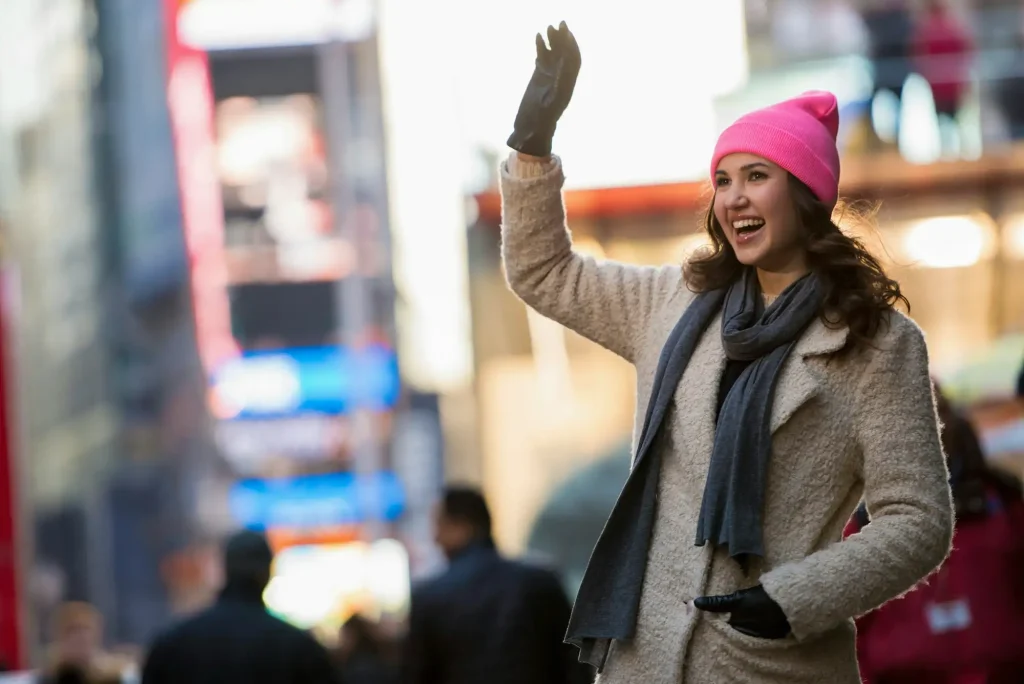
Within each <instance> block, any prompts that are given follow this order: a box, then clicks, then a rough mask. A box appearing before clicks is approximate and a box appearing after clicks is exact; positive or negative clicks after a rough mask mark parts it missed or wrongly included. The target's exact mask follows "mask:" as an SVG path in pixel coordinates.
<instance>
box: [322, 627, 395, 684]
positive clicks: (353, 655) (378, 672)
mask: <svg viewBox="0 0 1024 684" xmlns="http://www.w3.org/2000/svg"><path fill="white" fill-rule="evenodd" d="M387 651H388V650H387V646H386V644H385V643H384V640H383V639H382V638H381V635H380V633H379V632H378V630H377V629H376V626H375V625H374V624H373V623H371V622H370V621H369V620H367V619H366V618H364V617H361V616H359V615H353V616H352V617H350V618H349V619H348V620H346V621H345V624H344V625H342V626H341V630H340V634H339V639H338V647H337V649H336V651H335V653H336V661H337V667H338V672H339V674H340V677H339V680H340V684H397V682H398V671H397V668H396V667H395V666H394V663H392V662H391V661H390V659H389V658H388V655H389V654H388V652H387Z"/></svg>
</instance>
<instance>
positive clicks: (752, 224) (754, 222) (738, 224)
mask: <svg viewBox="0 0 1024 684" xmlns="http://www.w3.org/2000/svg"><path fill="white" fill-rule="evenodd" d="M763 225H764V220H763V219H743V220H742V221H733V222H732V227H733V228H735V229H736V230H741V229H743V228H760V227H761V226H763Z"/></svg>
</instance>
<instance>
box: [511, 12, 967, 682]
mask: <svg viewBox="0 0 1024 684" xmlns="http://www.w3.org/2000/svg"><path fill="white" fill-rule="evenodd" d="M548 38H549V42H550V48H549V47H548V46H547V45H545V43H544V41H543V39H542V38H541V36H539V35H538V36H537V50H538V55H537V64H536V70H535V72H534V75H533V77H532V79H531V81H530V84H529V86H528V87H527V90H526V94H525V95H524V97H523V101H522V104H521V105H520V109H519V113H518V115H517V116H516V122H515V131H514V133H513V134H512V136H511V137H510V138H509V145H510V147H512V148H513V149H514V150H515V151H514V152H513V153H512V155H511V156H510V158H509V160H508V162H507V164H504V165H503V168H502V170H501V184H502V188H501V189H502V198H503V215H504V220H503V225H502V240H503V256H504V262H505V268H506V271H507V276H508V281H509V284H510V285H511V287H512V289H513V290H514V291H515V292H516V294H517V295H518V296H519V297H520V298H521V299H522V300H523V301H524V302H526V304H528V305H529V306H531V307H533V308H534V309H536V310H537V311H538V312H539V313H541V314H543V315H544V316H547V317H549V318H551V319H554V320H556V321H559V322H560V323H562V324H563V325H565V326H566V327H568V328H571V329H572V330H575V331H576V332H578V333H579V334H581V335H583V336H585V337H588V338H589V339H591V340H593V341H595V342H597V343H598V344H600V345H602V346H604V347H606V348H608V349H610V350H611V351H613V352H615V353H616V354H618V355H619V356H621V357H623V358H624V359H626V360H627V361H630V362H631V363H633V364H634V365H635V366H636V372H637V398H638V402H637V404H638V405H637V413H636V431H635V444H634V447H635V452H634V461H633V468H632V471H631V473H630V476H629V478H628V480H627V481H626V484H625V485H624V487H623V491H622V494H621V495H620V497H619V500H618V501H617V503H616V505H615V508H614V510H613V512H612V514H611V516H610V518H609V520H608V522H607V524H606V525H605V529H604V531H603V533H602V535H601V537H600V539H599V541H598V543H597V545H596V547H595V549H594V553H593V556H592V557H591V561H590V564H589V566H588V568H587V573H586V575H585V577H584V580H583V583H582V585H581V587H580V591H579V594H578V596H577V599H576V605H575V607H574V610H573V617H572V620H571V622H570V625H569V632H568V636H567V639H568V640H569V641H571V642H572V643H574V644H576V645H577V646H579V647H580V649H581V658H582V659H583V660H585V661H587V662H590V663H592V664H593V665H595V666H596V667H598V668H599V669H600V670H601V671H602V673H603V674H602V678H601V682H602V683H603V684H625V683H630V684H654V683H655V682H657V683H659V684H660V683H661V682H666V683H668V682H679V681H683V682H687V683H688V684H691V683H692V684H714V683H715V682H723V683H724V682H730V683H734V684H735V683H743V682H751V683H754V682H757V683H761V682H768V683H774V682H778V683H779V684H783V683H784V684H800V683H807V684H812V683H813V684H820V683H822V682H829V683H830V684H846V683H849V684H856V683H857V682H859V678H858V672H857V659H856V650H855V647H854V626H853V620H852V618H853V617H855V616H857V615H860V614H862V613H865V612H867V611H869V610H871V609H872V608H874V607H876V606H878V605H880V604H882V603H884V602H885V601H887V600H889V599H891V598H893V597H895V596H897V595H899V594H901V593H903V592H905V591H907V590H908V589H910V588H911V587H912V586H914V585H915V584H916V583H917V582H918V581H919V580H920V579H921V578H922V577H924V576H925V575H927V574H928V573H929V572H931V571H932V570H933V569H934V568H935V567H936V566H938V565H939V563H941V562H942V560H943V559H944V558H945V556H946V554H947V552H948V551H949V546H950V537H951V534H952V510H951V503H950V492H949V486H948V484H947V474H946V467H945V463H944V459H943V454H942V447H941V445H940V442H939V431H938V423H937V420H936V414H935V404H934V400H933V395H932V388H931V384H930V382H929V377H928V357H927V351H926V348H925V343H924V339H923V336H922V334H921V331H920V330H919V329H918V328H917V326H916V325H914V323H913V322H911V321H910V320H909V319H908V318H906V317H905V316H903V315H901V314H900V313H898V312H897V311H896V310H895V309H894V308H893V305H894V304H895V302H897V301H899V300H901V299H902V294H901V293H900V289H899V285H898V284H897V283H896V282H895V281H893V280H891V279H889V278H888V277H887V276H886V275H885V273H884V271H883V270H882V267H881V266H880V265H879V263H878V262H877V261H876V260H875V259H874V258H873V257H872V256H871V255H870V254H869V253H868V252H867V251H865V249H864V248H863V247H862V246H861V245H860V244H859V243H858V242H857V241H856V240H854V239H853V238H851V237H849V236H846V235H844V234H843V233H842V232H841V231H840V229H839V228H838V227H837V226H836V224H835V223H834V222H833V221H832V212H833V208H834V207H835V205H836V201H837V194H838V179H839V154H838V151H837V149H836V141H835V139H836V132H837V129H838V113H837V107H836V101H835V97H834V96H832V95H831V94H829V93H823V92H813V93H807V94H805V95H803V96H801V97H799V98H796V99H795V100H790V101H787V102H783V103H780V104H778V105H775V106H773V107H769V108H767V109H764V110H760V111H756V112H753V113H751V114H748V115H747V116H745V117H743V118H741V119H740V120H739V121H737V122H736V123H735V124H734V125H732V126H731V127H729V128H728V129H727V130H726V131H725V132H724V133H723V134H722V136H721V138H720V139H719V141H718V144H717V146H716V149H715V153H714V156H713V159H712V161H711V169H710V171H711V178H712V181H713V183H714V187H715V195H714V199H713V201H712V203H711V206H710V207H709V208H708V212H707V218H706V220H705V226H704V227H705V230H706V231H707V234H708V237H709V238H710V240H711V248H710V249H709V250H706V251H704V252H702V253H699V254H698V255H697V256H695V257H693V258H691V259H690V260H689V261H688V262H687V263H686V264H685V265H684V266H680V265H666V266H662V267H659V268H642V267H637V266H630V265H625V264H618V263H611V262H597V261H595V260H593V259H591V258H588V257H585V256H581V255H578V254H576V253H574V252H573V251H572V243H571V240H570V236H569V233H568V230H567V229H566V226H565V212H564V207H563V202H562V195H561V189H562V183H563V179H564V177H563V172H562V164H561V161H560V160H559V159H558V158H557V157H553V156H551V155H550V152H551V140H552V137H553V134H554V129H555V124H556V123H557V121H558V118H559V117H560V116H561V114H562V112H563V111H564V109H565V107H566V106H567V105H568V103H569V99H570V97H571V95H572V90H573V87H574V85H575V81H576V75H577V73H578V70H579V65H580V56H579V49H578V47H577V46H576V41H575V39H574V38H573V36H572V34H571V33H570V32H569V30H568V28H566V26H565V25H564V23H563V24H562V25H561V26H560V28H559V29H554V28H549V30H548ZM638 115H639V113H638ZM680 125H685V122H680ZM861 499H863V500H864V501H865V502H866V505H867V509H868V511H869V512H870V515H871V520H872V522H871V525H869V526H868V527H867V528H865V530H864V531H863V532H862V533H861V534H858V535H855V536H853V537H851V538H850V539H848V540H847V541H842V542H841V535H842V531H843V527H844V525H845V523H846V521H847V520H848V519H849V518H850V515H851V513H853V511H854V509H855V508H856V507H857V504H858V502H859V501H861Z"/></svg>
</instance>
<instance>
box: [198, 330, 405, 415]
mask: <svg viewBox="0 0 1024 684" xmlns="http://www.w3.org/2000/svg"><path fill="white" fill-rule="evenodd" d="M211 384H212V397H211V404H212V406H211V408H212V410H213V412H214V414H215V415H216V416H217V417H219V418H229V419H230V418H271V417H286V416H294V415H296V414H303V413H316V414H327V415H342V414H345V413H348V412H350V411H351V410H352V409H353V408H355V407H356V406H361V407H363V408H366V409H370V410H386V409H389V408H391V407H393V406H394V405H395V402H396V401H397V400H398V396H399V391H400V380H399V372H398V359H397V357H396V355H395V352H394V350H393V349H390V348H388V347H386V346H383V345H370V346H367V347H365V348H363V349H360V350H358V351H353V350H351V349H348V348H345V347H304V348H297V349H284V350H274V351H245V352H243V353H242V354H241V355H240V356H238V357H236V358H233V359H230V360H228V361H227V362H225V363H223V364H221V366H220V367H218V368H217V369H216V370H215V371H214V373H213V377H212V381H211Z"/></svg>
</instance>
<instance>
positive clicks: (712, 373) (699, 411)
mask: <svg viewBox="0 0 1024 684" xmlns="http://www.w3.org/2000/svg"><path fill="white" fill-rule="evenodd" d="M724 369H725V349H723V348H722V314H721V313H719V314H717V315H716V316H715V317H714V318H713V319H712V320H711V323H710V324H708V327H707V328H706V329H705V330H704V334H703V335H701V338H700V342H698V343H697V348H696V349H694V350H693V356H692V357H691V358H690V363H689V364H688V365H687V367H686V372H685V373H684V374H683V379H682V381H681V382H680V383H679V389H678V391H677V394H676V405H677V406H678V407H680V409H682V410H677V415H678V416H679V420H680V422H681V424H682V426H683V437H684V439H685V442H686V448H687V449H688V450H689V451H690V452H691V453H692V454H695V455H696V454H701V455H706V456H704V457H705V458H710V456H711V450H712V448H713V446H714V442H715V423H716V415H715V409H716V408H717V405H718V384H719V382H720V381H721V378H722V371H723V370H724Z"/></svg>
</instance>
